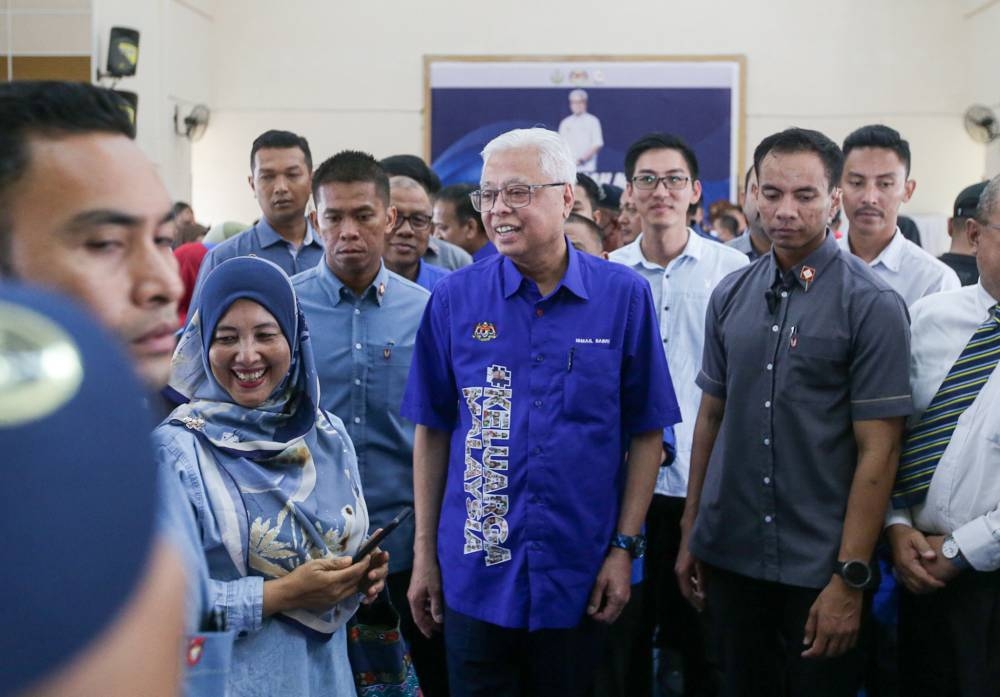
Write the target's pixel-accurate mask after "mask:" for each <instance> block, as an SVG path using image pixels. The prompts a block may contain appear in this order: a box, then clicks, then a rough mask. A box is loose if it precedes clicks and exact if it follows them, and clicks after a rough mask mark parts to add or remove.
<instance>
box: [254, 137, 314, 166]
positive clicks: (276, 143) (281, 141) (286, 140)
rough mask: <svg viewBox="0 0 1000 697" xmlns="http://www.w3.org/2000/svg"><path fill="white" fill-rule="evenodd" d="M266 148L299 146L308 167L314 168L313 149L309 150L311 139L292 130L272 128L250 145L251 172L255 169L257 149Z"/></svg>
mask: <svg viewBox="0 0 1000 697" xmlns="http://www.w3.org/2000/svg"><path fill="white" fill-rule="evenodd" d="M265 148H298V149H299V150H301V151H302V154H303V155H305V158H306V169H310V170H311V169H312V166H313V156H312V151H310V150H309V141H307V140H306V139H305V138H303V137H302V136H300V135H298V134H295V133H292V132H291V131H276V130H273V129H272V130H270V131H264V132H263V133H261V134H260V135H259V136H257V137H256V138H255V139H254V141H253V145H252V146H250V171H251V172H252V171H253V166H254V157H256V155H257V151H258V150H263V149H265Z"/></svg>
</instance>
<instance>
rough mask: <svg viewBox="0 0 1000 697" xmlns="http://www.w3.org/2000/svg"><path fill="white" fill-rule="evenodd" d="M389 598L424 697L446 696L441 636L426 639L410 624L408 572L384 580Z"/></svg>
mask: <svg viewBox="0 0 1000 697" xmlns="http://www.w3.org/2000/svg"><path fill="white" fill-rule="evenodd" d="M386 587H387V588H388V589H389V598H390V599H392V604H393V605H395V606H396V610H398V611H399V629H400V631H401V632H402V633H403V638H404V639H406V643H407V644H408V645H409V647H410V656H411V657H412V658H413V668H414V669H415V670H416V671H417V678H419V679H420V687H421V688H422V689H423V691H424V697H448V668H447V663H446V660H445V651H444V637H442V636H441V635H440V634H435V635H434V636H433V637H431V638H430V639H428V638H427V637H425V636H424V635H423V634H421V633H420V630H419V629H417V625H416V624H414V622H413V614H412V613H411V612H410V603H409V601H407V599H406V591H407V589H408V588H409V587H410V569H407V570H406V571H397V572H396V573H394V574H389V577H388V578H387V579H386Z"/></svg>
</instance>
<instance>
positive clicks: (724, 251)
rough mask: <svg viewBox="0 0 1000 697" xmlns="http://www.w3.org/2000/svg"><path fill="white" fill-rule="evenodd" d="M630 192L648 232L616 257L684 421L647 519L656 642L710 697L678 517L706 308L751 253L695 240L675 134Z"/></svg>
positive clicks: (689, 159) (694, 691) (691, 689)
mask: <svg viewBox="0 0 1000 697" xmlns="http://www.w3.org/2000/svg"><path fill="white" fill-rule="evenodd" d="M625 174H626V177H627V178H628V184H627V186H628V189H627V192H628V196H629V198H630V200H631V201H632V203H633V204H634V205H635V207H636V210H637V212H638V215H639V218H640V220H641V221H642V231H643V232H642V234H641V235H640V236H639V237H638V238H637V239H636V240H635V241H634V242H632V243H631V244H628V245H626V246H624V247H622V248H621V249H618V250H616V251H614V252H612V253H611V256H610V259H611V261H614V262H618V263H620V264H624V265H625V266H628V267H630V268H632V269H634V270H635V271H636V272H638V273H639V275H641V276H642V277H643V278H645V279H646V281H647V282H648V283H649V286H650V288H651V289H652V291H653V300H654V302H655V305H656V311H657V316H658V317H659V327H660V338H661V345H662V348H663V352H664V354H666V356H667V362H668V363H669V364H670V375H671V377H672V378H673V381H674V384H673V387H674V391H675V393H676V394H677V401H678V403H679V404H680V408H681V416H682V417H683V421H682V423H680V424H679V425H678V426H677V428H676V437H677V445H676V456H675V459H674V462H673V464H672V465H671V466H669V467H663V468H661V469H660V473H659V476H658V477H657V481H656V493H655V495H654V496H653V502H652V504H651V505H650V508H649V514H648V516H647V518H646V534H647V536H648V540H649V552H650V553H649V556H648V560H647V562H646V579H647V591H646V597H647V598H648V605H649V606H650V612H648V613H646V614H647V615H649V616H650V619H651V623H650V624H651V625H653V626H651V627H648V628H647V631H651V630H653V629H655V627H656V626H659V642H660V645H661V646H662V647H664V648H669V649H671V650H673V651H675V652H677V653H678V654H679V655H680V657H681V661H682V667H683V671H684V684H685V694H687V695H700V694H711V693H712V691H713V685H714V683H715V676H714V669H713V668H712V666H711V665H710V663H709V660H708V657H707V655H706V651H705V643H706V642H705V633H704V632H703V630H702V623H701V620H700V619H699V617H698V615H697V613H695V611H694V609H693V608H692V607H691V606H690V605H688V604H687V603H686V602H684V598H683V597H682V596H681V594H680V590H679V589H678V587H677V581H676V578H675V577H674V573H673V567H674V561H675V560H676V558H677V549H678V545H679V544H680V520H681V514H682V513H683V512H684V502H685V497H686V496H687V474H688V467H689V464H690V459H691V441H692V437H693V434H694V421H695V415H696V414H697V413H698V404H699V402H700V401H701V390H700V389H698V387H697V385H695V382H694V381H695V378H696V377H697V375H698V368H699V366H700V365H701V354H702V347H703V343H704V336H705V311H706V310H707V309H708V300H709V298H710V297H711V294H712V290H713V289H714V288H715V286H716V284H718V282H719V281H721V280H722V278H723V277H725V276H726V275H727V274H729V273H730V272H732V271H735V270H736V269H738V268H740V267H742V266H746V264H747V258H746V255H744V254H741V253H740V252H738V251H736V250H734V249H730V248H728V247H726V246H725V245H721V244H716V243H713V242H711V241H709V240H706V239H704V238H702V237H701V236H699V235H697V234H695V233H694V232H693V231H692V230H691V229H690V228H689V227H688V225H687V211H688V207H689V206H691V205H692V204H697V203H698V200H699V199H700V198H701V182H700V181H698V160H697V158H696V157H695V154H694V152H693V151H692V150H691V148H689V147H688V145H687V144H686V143H685V142H684V141H683V140H681V139H680V138H678V137H677V136H674V135H671V134H668V133H650V134H648V135H645V136H643V137H642V138H640V139H639V140H637V141H636V142H635V143H633V144H632V146H631V147H630V148H629V150H628V152H627V153H626V155H625Z"/></svg>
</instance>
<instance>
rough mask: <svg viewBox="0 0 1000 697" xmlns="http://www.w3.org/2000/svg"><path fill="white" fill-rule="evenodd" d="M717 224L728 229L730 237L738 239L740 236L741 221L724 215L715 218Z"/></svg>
mask: <svg viewBox="0 0 1000 697" xmlns="http://www.w3.org/2000/svg"><path fill="white" fill-rule="evenodd" d="M715 222H717V223H718V224H719V225H721V226H722V227H724V228H726V230H727V231H728V232H729V234H730V235H732V236H733V237H738V236H739V234H740V221H738V220H737V219H736V218H734V217H733V216H731V215H727V214H726V213H723V214H722V215H718V216H716V217H715Z"/></svg>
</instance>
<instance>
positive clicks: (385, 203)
mask: <svg viewBox="0 0 1000 697" xmlns="http://www.w3.org/2000/svg"><path fill="white" fill-rule="evenodd" d="M408 181H412V180H408ZM422 191H423V189H422V188H421V192H422ZM313 200H314V201H315V202H316V210H315V211H314V212H313V213H312V225H313V227H314V228H315V229H316V231H317V233H318V234H319V236H320V237H321V238H322V240H323V245H324V249H325V250H326V251H325V255H324V258H323V260H322V261H321V262H320V263H319V264H317V265H316V266H315V267H314V268H312V269H310V270H309V271H306V272H304V273H301V274H299V275H298V276H295V278H293V279H292V283H293V284H294V285H295V292H296V294H297V295H298V298H299V302H300V303H301V305H302V311H303V312H304V313H305V317H306V321H307V322H308V323H309V330H310V336H311V339H312V345H313V353H314V355H315V360H316V371H317V373H318V375H319V382H320V406H321V407H323V408H324V409H326V410H328V411H331V412H333V413H334V414H336V415H337V416H338V417H340V419H341V420H342V421H343V422H344V425H345V426H347V432H348V434H350V436H351V441H352V442H353V443H354V449H355V450H356V451H357V455H358V469H359V470H360V472H361V483H362V486H363V487H364V491H365V500H366V502H367V504H368V513H369V516H370V517H371V521H372V526H373V529H374V528H376V527H381V526H384V525H385V524H386V523H388V522H389V521H390V520H392V518H393V517H394V516H395V515H396V514H397V513H399V511H400V510H401V509H402V508H403V507H404V506H412V505H413V461H412V453H413V424H412V423H410V422H409V421H407V420H405V419H403V418H402V417H401V416H400V413H399V405H400V402H401V401H402V395H403V386H404V385H405V384H406V375H407V373H408V372H409V368H410V357H411V355H412V354H413V340H414V337H415V336H416V333H417V326H418V324H419V322H420V316H421V315H422V314H423V311H424V307H425V306H426V304H427V295H428V293H427V291H426V290H425V289H423V288H421V287H419V286H417V285H416V284H414V283H411V282H410V281H408V280H406V279H405V278H403V277H401V276H399V275H397V274H395V273H392V272H391V271H390V270H389V269H388V268H387V264H384V263H383V261H382V260H383V254H384V253H385V251H384V250H385V247H386V239H387V238H388V237H389V236H390V235H391V234H392V230H393V229H395V228H396V227H397V222H398V218H397V214H396V209H395V208H393V207H392V206H391V205H389V177H388V176H387V175H386V172H385V170H384V169H383V168H382V167H381V166H380V165H379V163H378V162H376V161H375V158H373V157H372V156H371V155H369V154H367V153H363V152H357V151H353V150H345V151H343V152H341V153H338V154H337V155H334V156H333V157H331V158H329V159H328V160H326V161H325V162H323V164H321V165H320V166H319V167H317V168H316V172H315V173H314V175H313ZM411 215H413V214H411ZM404 229H407V230H408V225H406V226H404ZM405 234H411V236H412V233H406V232H404V235H405ZM419 258H420V255H419V253H418V254H417V259H419ZM382 549H384V550H386V551H388V552H389V577H388V578H387V579H386V587H387V588H388V589H389V595H390V597H391V598H392V600H393V604H394V605H395V606H396V607H397V608H398V609H399V611H400V618H401V628H402V631H403V636H404V637H406V640H407V641H408V642H409V643H410V647H411V650H412V652H413V661H414V665H415V667H416V669H417V674H418V676H419V678H420V682H421V684H422V685H423V687H424V694H426V695H427V696H428V697H439V696H440V695H446V694H447V682H446V678H445V669H444V646H443V643H442V642H441V640H440V638H438V639H437V640H436V641H428V640H427V639H424V638H423V637H422V636H420V633H419V632H418V631H417V630H416V628H415V626H414V624H413V621H412V619H411V617H410V612H409V606H408V604H407V602H406V589H407V587H408V586H409V583H410V569H411V568H412V565H413V524H412V523H411V522H409V521H407V522H404V523H403V524H402V525H401V526H400V529H399V530H397V531H396V532H395V533H394V534H393V535H392V536H390V537H388V538H386V540H385V542H383V543H382Z"/></svg>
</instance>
